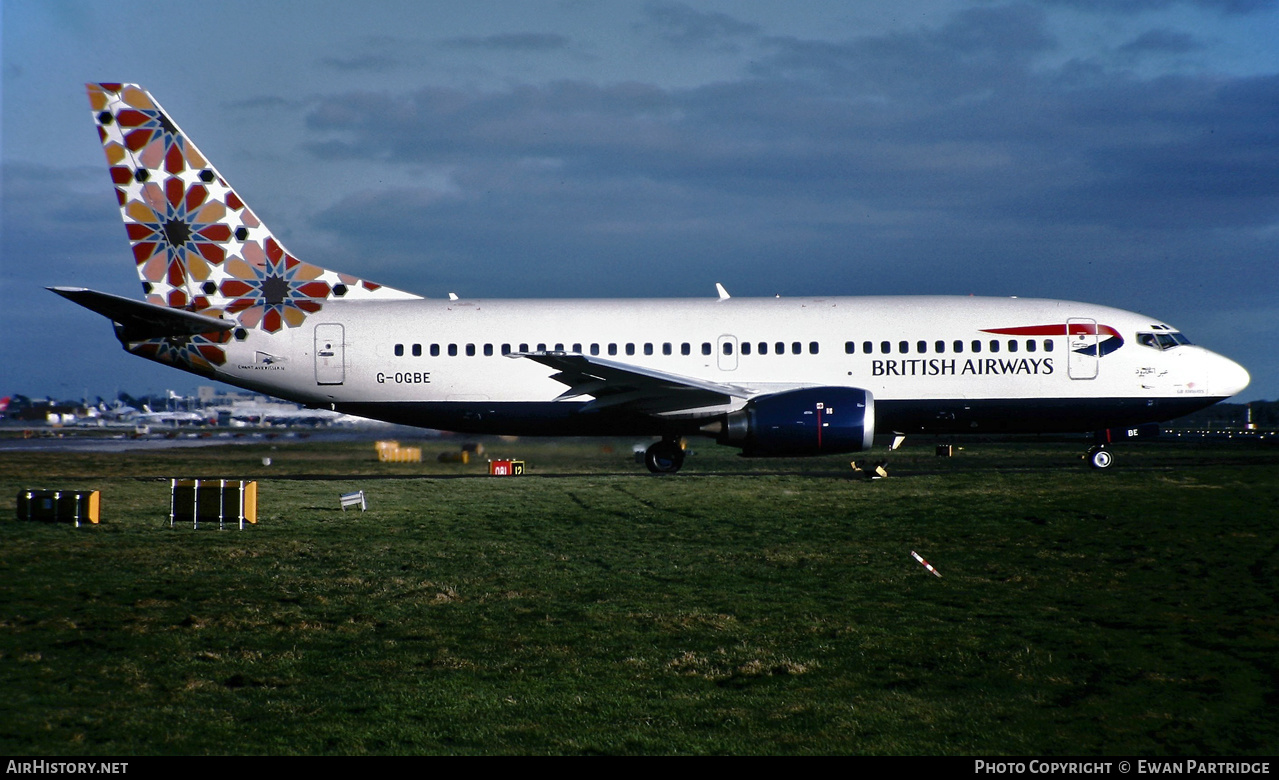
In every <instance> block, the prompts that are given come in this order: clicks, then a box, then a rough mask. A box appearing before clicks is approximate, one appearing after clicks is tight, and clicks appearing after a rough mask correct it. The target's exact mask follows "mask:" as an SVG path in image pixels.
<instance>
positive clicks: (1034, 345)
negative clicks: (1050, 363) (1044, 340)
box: [1026, 339, 1039, 352]
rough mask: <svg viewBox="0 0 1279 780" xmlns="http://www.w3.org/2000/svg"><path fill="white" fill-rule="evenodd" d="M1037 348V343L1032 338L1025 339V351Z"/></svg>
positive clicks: (1032, 350)
mask: <svg viewBox="0 0 1279 780" xmlns="http://www.w3.org/2000/svg"><path fill="white" fill-rule="evenodd" d="M1038 348H1039V344H1037V343H1036V342H1035V340H1034V339H1026V351H1027V352H1034V351H1035V350H1036V349H1038Z"/></svg>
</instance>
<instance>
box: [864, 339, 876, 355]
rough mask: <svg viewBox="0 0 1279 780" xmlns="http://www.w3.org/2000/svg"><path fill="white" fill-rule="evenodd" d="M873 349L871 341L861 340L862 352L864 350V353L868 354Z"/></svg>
mask: <svg viewBox="0 0 1279 780" xmlns="http://www.w3.org/2000/svg"><path fill="white" fill-rule="evenodd" d="M874 351H875V345H874V344H873V343H871V342H869V341H863V342H862V352H864V353H865V354H867V355H869V354H870V353H872V352H874Z"/></svg>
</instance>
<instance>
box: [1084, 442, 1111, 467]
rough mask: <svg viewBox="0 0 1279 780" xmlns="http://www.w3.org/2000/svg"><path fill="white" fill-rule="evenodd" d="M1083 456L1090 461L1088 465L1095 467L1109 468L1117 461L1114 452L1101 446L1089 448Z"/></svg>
mask: <svg viewBox="0 0 1279 780" xmlns="http://www.w3.org/2000/svg"><path fill="white" fill-rule="evenodd" d="M1083 458H1084V460H1086V461H1088V465H1089V466H1090V467H1092V468H1094V469H1108V468H1110V467H1111V465H1112V464H1114V462H1115V455H1114V453H1112V452H1111V451H1110V450H1108V449H1106V448H1105V447H1101V446H1097V447H1091V448H1089V450H1088V452H1087V453H1085V454H1084V456H1083Z"/></svg>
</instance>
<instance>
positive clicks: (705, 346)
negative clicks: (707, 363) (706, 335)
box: [702, 341, 711, 355]
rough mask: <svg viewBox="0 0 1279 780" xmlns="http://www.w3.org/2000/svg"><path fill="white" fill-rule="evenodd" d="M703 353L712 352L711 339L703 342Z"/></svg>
mask: <svg viewBox="0 0 1279 780" xmlns="http://www.w3.org/2000/svg"><path fill="white" fill-rule="evenodd" d="M702 354H703V355H709V354H711V343H710V342H709V341H703V342H702Z"/></svg>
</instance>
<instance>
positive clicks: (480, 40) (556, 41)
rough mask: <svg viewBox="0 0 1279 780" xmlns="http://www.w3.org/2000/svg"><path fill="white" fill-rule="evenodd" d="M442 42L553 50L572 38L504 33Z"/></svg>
mask: <svg viewBox="0 0 1279 780" xmlns="http://www.w3.org/2000/svg"><path fill="white" fill-rule="evenodd" d="M441 43H442V44H443V45H445V46H448V47H450V48H455V49H481V50H486V51H494V52H498V51H510V52H552V51H560V50H563V49H567V48H569V46H570V45H571V44H572V40H571V39H570V38H568V37H567V36H564V35H557V34H554V33H503V34H499V35H482V36H471V35H467V36H461V37H457V38H445V39H444V40H443V41H441Z"/></svg>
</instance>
